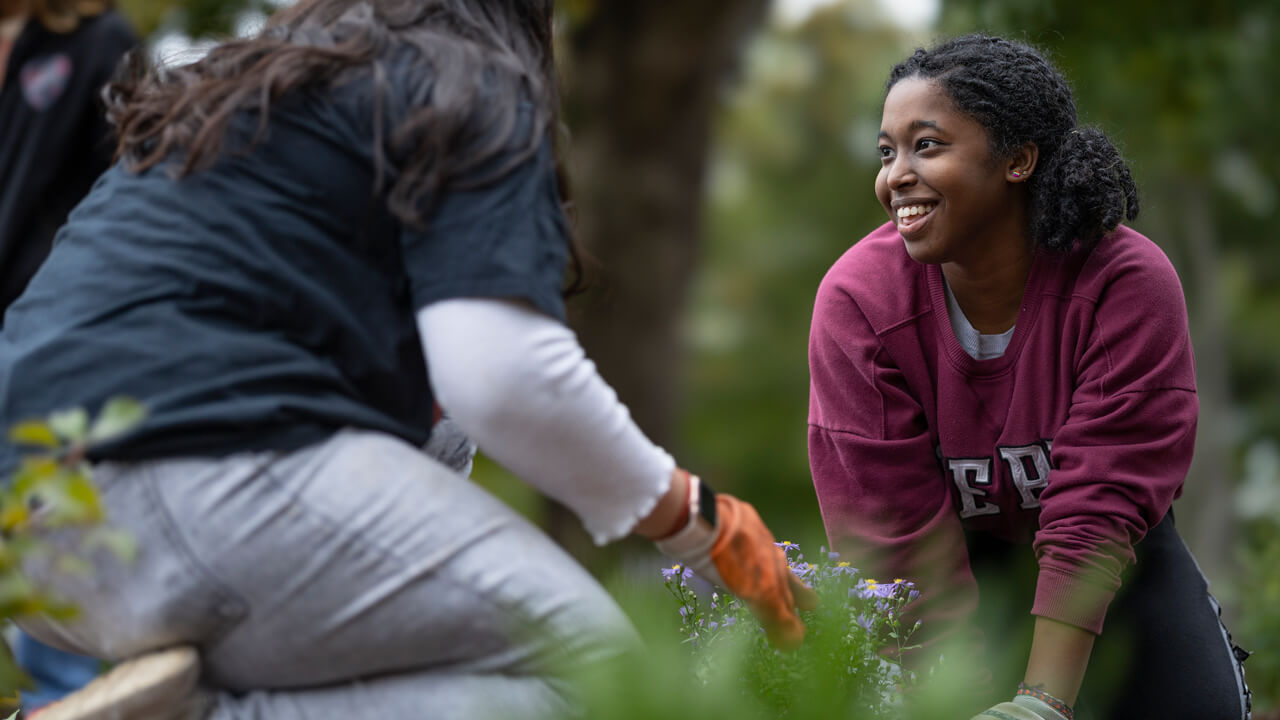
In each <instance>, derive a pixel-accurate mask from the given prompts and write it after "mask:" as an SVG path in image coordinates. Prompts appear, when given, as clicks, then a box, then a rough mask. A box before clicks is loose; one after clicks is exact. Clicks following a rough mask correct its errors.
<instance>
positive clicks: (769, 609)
mask: <svg viewBox="0 0 1280 720" xmlns="http://www.w3.org/2000/svg"><path fill="white" fill-rule="evenodd" d="M689 496H690V502H689V521H688V523H687V524H686V525H685V526H684V527H683V528H682V529H680V530H679V531H677V532H676V533H675V534H674V535H672V536H670V537H668V538H665V539H663V540H660V541H658V543H657V545H658V549H659V550H661V551H662V552H664V553H666V554H667V555H670V556H671V557H673V558H675V559H676V560H679V561H681V562H683V563H684V564H685V565H687V566H689V567H690V568H692V569H693V571H694V572H696V573H698V574H699V575H701V576H702V577H703V578H706V579H707V580H709V581H711V582H713V583H715V584H717V585H719V586H721V587H723V588H724V589H726V590H728V591H729V592H731V593H733V594H734V595H736V596H738V597H739V598H741V599H742V600H743V602H745V603H746V604H747V608H748V609H750V610H751V613H752V614H753V615H755V616H756V618H757V619H758V620H759V621H760V624H761V625H763V626H764V630H765V634H766V635H767V636H768V637H769V642H771V643H773V645H774V646H775V647H779V648H782V649H785V650H789V649H793V648H796V647H798V646H799V645H800V643H801V642H803V641H804V623H803V622H802V621H801V620H800V616H799V615H797V614H796V608H799V609H801V610H812V609H814V608H815V607H817V605H818V596H817V594H816V593H815V592H814V591H813V589H812V588H810V587H809V586H807V585H805V584H804V583H803V582H801V580H800V579H799V578H797V577H796V576H795V574H794V573H792V572H791V568H790V567H788V565H787V557H786V554H785V553H784V552H783V551H782V548H780V547H778V546H777V545H776V544H775V542H774V537H773V533H771V532H769V528H768V527H766V526H765V524H764V521H763V520H761V519H760V514H759V513H757V512H756V509H755V508H754V507H752V506H751V505H750V504H749V503H746V502H743V501H742V500H739V499H737V498H735V497H733V496H730V495H724V494H719V495H716V494H712V493H710V492H709V489H708V488H706V486H705V485H703V484H702V483H701V481H699V480H698V478H697V477H696V476H690V478H689ZM709 500H710V501H712V502H714V507H715V512H714V513H712V512H707V511H705V510H703V505H702V504H703V503H704V502H707V501H709ZM708 504H710V503H708ZM710 518H714V519H715V525H714V526H712V525H711V523H710Z"/></svg>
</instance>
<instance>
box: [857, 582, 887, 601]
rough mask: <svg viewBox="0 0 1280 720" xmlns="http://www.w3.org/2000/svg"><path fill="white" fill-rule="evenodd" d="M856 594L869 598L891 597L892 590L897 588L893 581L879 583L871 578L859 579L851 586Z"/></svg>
mask: <svg viewBox="0 0 1280 720" xmlns="http://www.w3.org/2000/svg"><path fill="white" fill-rule="evenodd" d="M853 589H854V590H855V591H857V594H858V595H860V596H861V597H863V598H866V599H868V600H871V599H873V598H890V597H893V593H894V590H896V589H897V585H896V584H895V583H881V582H876V581H875V580H873V579H870V578H868V579H866V580H859V581H858V584H857V585H855V586H854V588H853Z"/></svg>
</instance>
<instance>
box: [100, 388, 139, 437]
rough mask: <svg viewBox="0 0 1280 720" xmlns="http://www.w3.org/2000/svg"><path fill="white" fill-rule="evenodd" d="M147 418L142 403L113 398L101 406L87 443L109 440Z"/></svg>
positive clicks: (123, 398) (131, 399) (128, 399)
mask: <svg viewBox="0 0 1280 720" xmlns="http://www.w3.org/2000/svg"><path fill="white" fill-rule="evenodd" d="M146 416H147V408H146V406H144V405H143V404H142V403H140V402H138V401H137V400H134V399H133V398H128V397H114V398H111V399H110V400H108V401H107V402H106V404H105V405H103V406H102V410H101V411H100V412H99V413H98V419H97V420H94V422H93V427H92V428H90V430H89V442H90V443H97V442H102V441H104V440H110V439H112V438H115V437H118V436H120V435H123V434H125V433H126V432H129V431H130V430H132V429H133V428H134V427H136V426H137V425H138V424H139V423H141V422H142V420H143V419H144V418H146Z"/></svg>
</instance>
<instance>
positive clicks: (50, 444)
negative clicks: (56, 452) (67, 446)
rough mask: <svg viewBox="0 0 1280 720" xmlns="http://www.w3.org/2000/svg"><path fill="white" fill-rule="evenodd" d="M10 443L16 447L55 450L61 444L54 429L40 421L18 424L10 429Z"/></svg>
mask: <svg viewBox="0 0 1280 720" xmlns="http://www.w3.org/2000/svg"><path fill="white" fill-rule="evenodd" d="M9 442H12V443H13V444H15V445H36V446H39V447H43V448H49V449H53V448H56V447H58V445H59V444H60V443H59V441H58V436H57V435H56V434H54V431H53V428H51V427H49V425H48V424H47V423H43V422H40V421H39V420H28V421H26V422H21V423H18V424H17V425H14V426H13V427H12V428H10V429H9Z"/></svg>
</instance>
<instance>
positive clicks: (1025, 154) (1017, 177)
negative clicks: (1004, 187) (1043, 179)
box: [1004, 143, 1040, 182]
mask: <svg viewBox="0 0 1280 720" xmlns="http://www.w3.org/2000/svg"><path fill="white" fill-rule="evenodd" d="M1039 159H1040V148H1038V147H1036V144H1035V143H1027V144H1026V145H1023V146H1022V147H1020V148H1018V149H1017V150H1015V151H1014V152H1013V154H1012V155H1011V156H1010V157H1009V162H1008V164H1007V165H1006V166H1005V173H1004V174H1005V178H1006V179H1007V180H1008V181H1009V182H1025V181H1026V180H1028V179H1029V178H1030V177H1031V174H1032V173H1034V172H1035V171H1036V161H1038V160H1039Z"/></svg>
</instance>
